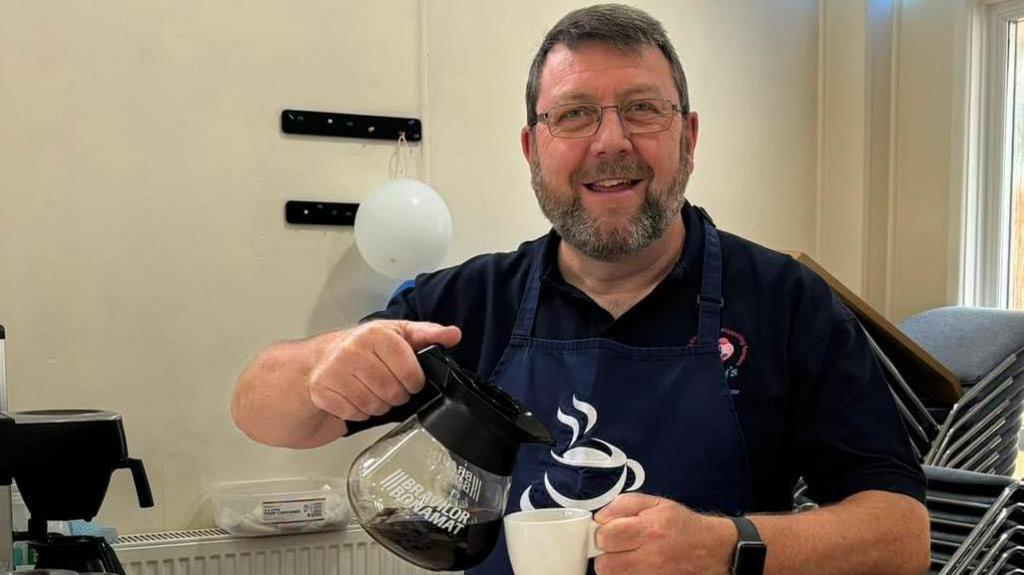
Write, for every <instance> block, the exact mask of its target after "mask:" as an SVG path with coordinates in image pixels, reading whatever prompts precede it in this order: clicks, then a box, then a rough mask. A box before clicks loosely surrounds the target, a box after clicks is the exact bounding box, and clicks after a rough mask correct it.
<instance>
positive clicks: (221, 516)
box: [210, 477, 351, 536]
mask: <svg viewBox="0 0 1024 575" xmlns="http://www.w3.org/2000/svg"><path fill="white" fill-rule="evenodd" d="M210 496H211V499H212V500H213V518H214V521H215V522H216V523H217V526H218V527H220V528H221V529H224V530H225V531H228V532H229V533H231V534H233V535H249V536H258V535H281V534H289V533H306V532H311V531H326V530H329V529H341V528H343V527H345V526H346V525H348V521H349V518H350V516H351V509H350V507H349V505H348V500H347V498H346V496H345V481H344V480H343V479H338V478H334V477H308V478H297V479H270V480H264V481H239V482H231V483H218V484H215V485H212V486H211V487H210Z"/></svg>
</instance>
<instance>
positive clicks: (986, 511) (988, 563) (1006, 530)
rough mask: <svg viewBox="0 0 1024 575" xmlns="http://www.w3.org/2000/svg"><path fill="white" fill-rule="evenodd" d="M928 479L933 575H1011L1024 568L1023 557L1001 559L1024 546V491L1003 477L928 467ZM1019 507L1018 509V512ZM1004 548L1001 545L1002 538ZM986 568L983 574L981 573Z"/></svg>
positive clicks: (926, 473) (931, 571) (926, 471)
mask: <svg viewBox="0 0 1024 575" xmlns="http://www.w3.org/2000/svg"><path fill="white" fill-rule="evenodd" d="M924 470H925V475H926V476H927V477H928V495H927V505H928V515H929V517H930V518H931V538H932V563H931V569H930V571H929V572H930V573H941V574H944V575H951V574H954V573H979V574H980V573H1011V572H1013V570H1014V569H1024V555H1021V556H1019V557H1015V556H1013V555H1010V556H1008V557H1007V558H1006V559H1005V560H1003V561H1002V562H1001V563H1000V559H1002V554H1003V553H1004V552H1006V551H1009V550H1010V548H1011V547H1012V546H1016V545H1020V544H1024V533H1019V532H1012V530H1013V529H1015V528H1017V526H1018V525H1024V523H1021V522H1020V521H1019V519H1024V503H1022V502H1024V490H1021V489H1020V486H1021V484H1020V483H1019V482H1017V481H1014V480H1013V479H1011V478H1009V477H1005V476H1001V475H990V474H984V473H975V472H971V471H963V470H960V469H950V468H946V467H933V466H928V465H926V466H925V467H924ZM1018 506H1020V508H1018ZM1004 536H1005V540H1003V541H1002V544H1001V545H997V544H998V543H999V542H1000V540H1002V539H1004ZM983 569H984V570H983ZM1022 573H1024V571H1022Z"/></svg>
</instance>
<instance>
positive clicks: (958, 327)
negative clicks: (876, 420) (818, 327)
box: [882, 307, 1024, 475]
mask: <svg viewBox="0 0 1024 575" xmlns="http://www.w3.org/2000/svg"><path fill="white" fill-rule="evenodd" d="M899 327H900V329H901V330H902V331H903V332H904V333H905V334H907V335H908V336H909V337H910V338H911V339H913V340H914V341H915V342H916V343H917V344H918V345H920V346H921V347H922V348H924V349H925V350H926V351H928V352H929V353H930V354H931V355H932V356H934V357H935V358H936V359H938V360H939V361H940V362H942V363H943V364H944V365H946V367H948V368H949V369H950V370H951V371H952V372H953V373H954V374H955V375H956V376H957V378H958V379H959V380H960V385H961V387H962V389H963V391H964V394H963V396H962V397H961V398H960V400H959V401H958V402H957V403H956V404H955V405H953V406H952V408H950V409H949V410H948V412H945V413H941V412H938V411H936V410H931V411H930V412H929V413H930V414H931V415H940V417H941V418H942V419H941V421H942V423H941V425H940V426H939V429H938V434H937V436H936V437H935V438H934V439H933V440H932V442H931V446H930V448H929V449H928V451H927V453H926V454H925V457H924V462H925V463H927V464H929V465H935V466H941V467H952V468H955V469H966V470H969V471H978V472H981V473H993V474H997V475H1012V474H1013V472H1014V469H1015V466H1016V461H1017V452H1018V443H1019V436H1020V429H1021V411H1022V406H1024V313H1022V312H1013V311H1007V310H996V309H985V308H967V307H945V308H938V309H933V310H929V311H926V312H924V313H921V314H918V315H915V316H912V317H910V318H908V319H906V320H905V321H903V322H902V323H901V324H900V326H899ZM882 361H883V364H884V363H885V360H884V359H883V360H882ZM901 411H902V409H901ZM913 414H914V415H915V416H916V418H917V419H915V422H917V421H920V414H919V412H913ZM904 421H907V419H906V416H905V417H904ZM933 421H934V418H933ZM926 425H927V424H926ZM910 427H912V425H911V424H909V423H908V428H910ZM926 429H930V427H928V428H926ZM910 433H911V437H914V435H915V433H914V432H913V431H911V432H910ZM917 443H918V442H917V441H915V444H917Z"/></svg>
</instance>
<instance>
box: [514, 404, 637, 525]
mask: <svg viewBox="0 0 1024 575" xmlns="http://www.w3.org/2000/svg"><path fill="white" fill-rule="evenodd" d="M572 405H573V407H574V408H575V410H576V411H577V412H578V413H579V414H581V415H582V417H580V418H577V416H576V415H575V414H574V415H567V414H566V413H565V412H563V411H562V408H558V412H557V413H556V414H555V416H556V417H557V418H558V421H559V422H561V423H562V425H565V426H566V427H568V428H569V429H570V430H571V431H572V440H571V441H570V442H569V445H568V447H567V448H566V449H565V451H564V452H563V453H562V454H561V455H559V454H558V453H557V452H555V451H554V450H552V451H551V457H552V459H554V460H555V461H557V462H559V463H561V464H562V465H567V466H569V467H576V468H579V469H580V470H583V469H586V468H590V469H617V468H622V473H620V474H619V479H618V481H617V482H616V483H615V485H613V486H611V488H610V489H608V490H607V491H605V492H604V493H602V494H601V495H598V496H597V497H593V498H590V499H572V498H570V497H568V496H566V495H564V494H562V493H560V492H559V491H558V490H557V489H556V488H555V486H554V485H552V483H551V479H550V477H548V473H547V472H544V490H545V491H546V492H547V495H548V497H550V498H551V500H552V501H554V502H555V504H557V505H559V506H561V507H572V508H576V509H587V510H589V511H595V510H597V509H600V508H602V507H604V506H605V505H608V504H609V503H611V502H612V500H613V499H615V497H616V496H618V495H619V494H620V493H622V492H623V491H636V490H637V489H640V487H641V486H642V485H643V484H644V479H645V478H646V473H645V472H644V467H643V466H642V465H640V463H639V462H637V461H636V460H634V459H630V458H628V457H627V456H626V454H625V453H624V452H623V451H622V450H621V449H619V448H618V447H616V446H614V445H612V444H611V443H608V442H607V441H604V440H602V439H597V438H596V437H589V435H588V434H589V433H590V431H591V430H592V429H593V428H594V425H595V424H597V409H595V408H594V406H593V405H590V404H589V403H587V402H585V401H580V400H579V399H577V398H576V395H575V394H574V395H573V396H572ZM581 420H582V421H583V422H584V423H585V424H586V425H585V426H584V428H583V431H582V433H581V431H580V422H581ZM630 475H632V477H633V480H632V481H631V482H630V483H629V487H626V481H627V479H629V476H630ZM532 487H533V486H527V487H526V489H524V490H523V494H522V495H521V496H520V497H519V508H520V509H522V510H524V511H526V510H530V509H533V508H534V506H533V502H532V501H531V499H530V490H531V489H532Z"/></svg>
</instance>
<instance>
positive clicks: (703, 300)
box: [697, 294, 725, 309]
mask: <svg viewBox="0 0 1024 575" xmlns="http://www.w3.org/2000/svg"><path fill="white" fill-rule="evenodd" d="M705 305H713V306H715V307H717V308H719V309H721V308H723V307H725V299H723V298H720V297H707V296H705V295H701V294H697V307H703V306H705Z"/></svg>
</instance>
